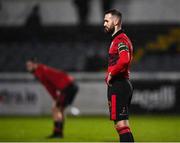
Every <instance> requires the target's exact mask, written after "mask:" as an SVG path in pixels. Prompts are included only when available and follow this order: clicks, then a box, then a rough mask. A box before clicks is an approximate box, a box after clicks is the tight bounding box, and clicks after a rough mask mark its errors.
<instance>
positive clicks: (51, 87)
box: [26, 60, 78, 138]
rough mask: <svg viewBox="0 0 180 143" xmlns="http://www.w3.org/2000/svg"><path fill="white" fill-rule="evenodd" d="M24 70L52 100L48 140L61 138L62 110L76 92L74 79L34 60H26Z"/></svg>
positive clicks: (70, 101)
mask: <svg viewBox="0 0 180 143" xmlns="http://www.w3.org/2000/svg"><path fill="white" fill-rule="evenodd" d="M26 68H27V70H28V71H29V72H31V73H32V74H33V75H34V76H35V77H36V78H37V79H38V80H39V81H40V82H41V83H42V85H43V86H44V87H45V88H46V89H47V91H48V92H49V94H50V95H51V97H52V98H53V100H54V104H53V107H52V114H53V120H54V130H53V133H52V135H50V136H49V138H62V137H63V123H64V109H65V108H66V107H67V106H68V105H69V104H71V103H72V102H73V100H74V98H75V96H76V93H77V91H78V87H77V85H76V83H75V80H74V78H73V77H71V76H70V75H68V74H67V73H65V72H63V71H60V70H57V69H55V68H52V67H49V66H46V65H44V64H40V63H38V62H36V61H35V60H28V61H27V62H26Z"/></svg>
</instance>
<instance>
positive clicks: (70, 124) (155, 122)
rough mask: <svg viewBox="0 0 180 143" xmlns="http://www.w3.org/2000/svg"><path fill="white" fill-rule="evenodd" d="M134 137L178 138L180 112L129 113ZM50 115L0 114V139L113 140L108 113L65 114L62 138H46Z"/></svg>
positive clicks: (153, 139) (162, 140) (50, 121)
mask: <svg viewBox="0 0 180 143" xmlns="http://www.w3.org/2000/svg"><path fill="white" fill-rule="evenodd" d="M130 123H131V128H132V131H133V134H134V137H135V140H136V141H146V142H147V141H161V142H164V141H166V142H171V141H180V116H157V115H156V116H137V115H136V116H134V115H133V116H132V117H131V119H130ZM51 131H52V120H51V118H50V117H0V141H16V142H18V141H24V142H25V141H39V142H45V141H46V142H49V141H51V142H55V141H63V142H72V141H73V142H86V141H89V142H115V141H118V135H117V133H116V131H115V130H114V128H113V122H112V121H109V118H108V117H101V116H100V117H98V116H92V117H67V118H66V124H65V133H64V134H65V136H64V138H63V139H46V136H47V135H49V134H50V133H51Z"/></svg>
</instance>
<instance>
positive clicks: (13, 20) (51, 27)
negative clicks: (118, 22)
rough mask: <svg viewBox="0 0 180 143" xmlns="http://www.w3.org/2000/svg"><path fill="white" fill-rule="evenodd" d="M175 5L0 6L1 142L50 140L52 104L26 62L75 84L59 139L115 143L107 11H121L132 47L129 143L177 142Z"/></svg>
mask: <svg viewBox="0 0 180 143" xmlns="http://www.w3.org/2000/svg"><path fill="white" fill-rule="evenodd" d="M103 2H104V3H103ZM179 6H180V1H179V0H152V1H149V0H113V1H105V0H104V1H103V0H89V1H88V0H31V1H28V0H0V55H1V56H0V66H1V68H0V141H49V140H46V139H45V136H46V135H47V134H48V133H49V131H50V130H51V124H52V123H51V118H50V114H51V102H52V101H51V99H50V97H49V96H48V94H47V92H46V91H45V90H44V88H43V87H42V86H41V85H40V84H39V83H38V82H37V81H36V80H35V79H34V78H33V77H32V76H31V75H30V74H28V73H27V72H26V70H25V61H26V60H27V59H28V58H30V57H37V58H38V59H39V61H41V62H42V63H45V64H48V65H50V66H53V67H56V68H59V69H62V70H65V71H67V72H69V73H71V74H72V75H74V76H75V78H76V79H77V81H78V84H79V86H80V91H79V94H78V96H77V98H76V99H75V102H74V105H73V106H74V107H77V108H78V109H79V110H80V114H79V116H74V115H72V112H71V108H68V110H67V116H68V117H67V122H66V126H65V134H66V135H65V138H64V139H62V140H61V141H66V142H67V141H79V142H80V141H82V142H83V141H100V142H102V141H111V142H112V141H118V138H117V135H116V133H115V131H114V129H113V123H111V122H110V121H109V119H108V107H107V102H106V86H105V84H104V73H105V69H106V61H107V45H108V43H109V37H107V36H105V35H104V33H103V26H102V24H103V12H104V10H105V9H108V8H109V7H111V8H117V9H118V10H120V11H121V12H122V13H123V21H124V24H123V28H124V29H125V31H126V32H127V34H128V35H129V37H130V38H131V39H132V42H133V44H134V61H133V64H132V69H131V71H132V75H131V79H132V82H133V85H134V96H133V100H132V106H131V114H132V115H131V118H130V122H131V125H132V130H133V133H134V135H135V139H136V141H168V142H170V141H180V126H179V125H180V120H179V119H180V105H179V103H180V14H179V13H180V9H179ZM99 130H103V131H102V132H101V133H100V131H99ZM50 141H59V140H50Z"/></svg>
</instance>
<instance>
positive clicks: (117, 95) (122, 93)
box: [108, 79, 133, 121]
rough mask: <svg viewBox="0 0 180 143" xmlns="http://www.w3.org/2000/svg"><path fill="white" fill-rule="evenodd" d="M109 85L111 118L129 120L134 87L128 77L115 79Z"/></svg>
mask: <svg viewBox="0 0 180 143" xmlns="http://www.w3.org/2000/svg"><path fill="white" fill-rule="evenodd" d="M111 84H112V86H108V104H109V111H110V119H111V120H114V121H121V120H127V119H128V116H129V106H130V103H131V98H132V93H133V88H132V84H131V82H130V81H129V80H128V79H119V80H113V82H112V83H111Z"/></svg>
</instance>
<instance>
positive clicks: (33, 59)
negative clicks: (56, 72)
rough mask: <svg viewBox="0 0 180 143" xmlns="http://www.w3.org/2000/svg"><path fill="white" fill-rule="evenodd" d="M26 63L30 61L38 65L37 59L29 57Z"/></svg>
mask: <svg viewBox="0 0 180 143" xmlns="http://www.w3.org/2000/svg"><path fill="white" fill-rule="evenodd" d="M28 61H32V62H34V63H38V59H37V57H31V58H29V59H28Z"/></svg>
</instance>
